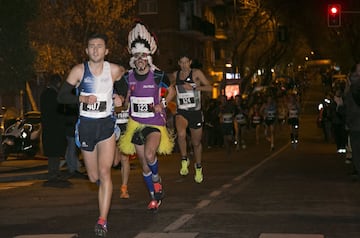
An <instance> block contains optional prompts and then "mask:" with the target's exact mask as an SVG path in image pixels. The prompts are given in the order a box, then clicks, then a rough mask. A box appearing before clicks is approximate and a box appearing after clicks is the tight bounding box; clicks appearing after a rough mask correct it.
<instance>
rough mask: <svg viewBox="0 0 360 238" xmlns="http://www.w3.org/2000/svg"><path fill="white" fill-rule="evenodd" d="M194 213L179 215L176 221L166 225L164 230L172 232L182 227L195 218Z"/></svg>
mask: <svg viewBox="0 0 360 238" xmlns="http://www.w3.org/2000/svg"><path fill="white" fill-rule="evenodd" d="M193 216H194V214H184V215H182V216H181V217H179V218H178V219H177V220H176V221H174V222H173V223H171V224H170V225H168V226H167V227H165V229H164V232H171V231H175V230H177V229H179V228H180V227H182V226H183V225H184V224H185V223H186V222H188V221H189V220H190V219H191V218H193Z"/></svg>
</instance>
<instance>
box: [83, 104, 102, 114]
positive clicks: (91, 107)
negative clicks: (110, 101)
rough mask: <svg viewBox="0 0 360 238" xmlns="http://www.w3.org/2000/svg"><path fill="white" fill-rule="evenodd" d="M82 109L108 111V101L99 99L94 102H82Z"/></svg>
mask: <svg viewBox="0 0 360 238" xmlns="http://www.w3.org/2000/svg"><path fill="white" fill-rule="evenodd" d="M82 111H85V112H105V111H106V102H105V101H100V102H99V101H98V102H95V103H94V104H87V103H82Z"/></svg>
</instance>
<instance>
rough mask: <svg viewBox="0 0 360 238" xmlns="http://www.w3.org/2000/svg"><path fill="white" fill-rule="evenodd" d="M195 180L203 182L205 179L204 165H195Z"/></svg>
mask: <svg viewBox="0 0 360 238" xmlns="http://www.w3.org/2000/svg"><path fill="white" fill-rule="evenodd" d="M194 179H195V182H197V183H201V182H202V181H203V180H204V177H203V173H202V167H200V168H197V167H196V165H195V176H194Z"/></svg>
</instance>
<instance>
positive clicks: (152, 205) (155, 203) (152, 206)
mask: <svg viewBox="0 0 360 238" xmlns="http://www.w3.org/2000/svg"><path fill="white" fill-rule="evenodd" d="M160 205H161V200H155V199H153V200H151V201H150V203H149V205H148V210H150V211H153V212H156V211H157V210H158V209H159V207H160Z"/></svg>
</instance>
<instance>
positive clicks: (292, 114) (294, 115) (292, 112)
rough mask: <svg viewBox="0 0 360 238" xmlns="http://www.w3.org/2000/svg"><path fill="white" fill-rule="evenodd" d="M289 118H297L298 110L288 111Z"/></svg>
mask: <svg viewBox="0 0 360 238" xmlns="http://www.w3.org/2000/svg"><path fill="white" fill-rule="evenodd" d="M289 118H298V110H290V111H289Z"/></svg>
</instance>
